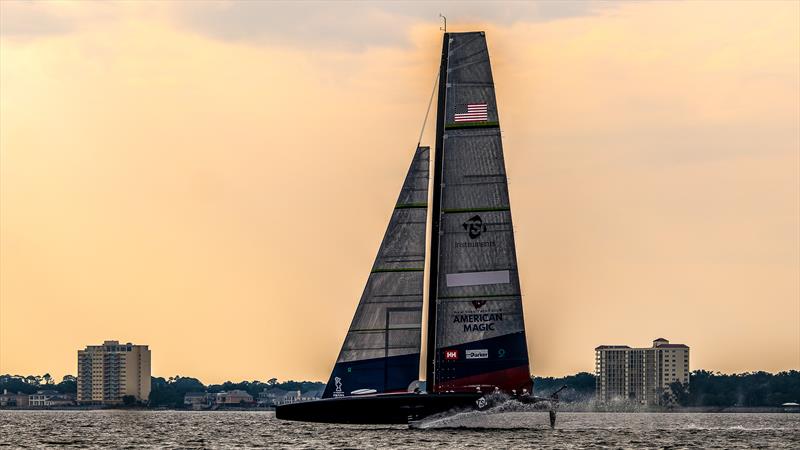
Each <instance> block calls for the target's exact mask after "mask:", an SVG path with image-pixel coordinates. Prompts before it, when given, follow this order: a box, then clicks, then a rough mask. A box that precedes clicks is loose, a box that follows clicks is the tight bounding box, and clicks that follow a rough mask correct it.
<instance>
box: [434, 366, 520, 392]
mask: <svg viewBox="0 0 800 450" xmlns="http://www.w3.org/2000/svg"><path fill="white" fill-rule="evenodd" d="M532 386H533V383H532V382H531V371H530V368H529V367H528V366H527V365H524V366H517V367H512V368H510V369H504V370H497V371H494V372H486V373H482V374H480V375H472V376H469V377H463V378H456V379H455V380H447V381H445V382H443V383H437V385H436V389H435V392H445V391H454V392H475V390H476V388H477V387H481V389H482V390H484V391H485V390H487V389H494V388H495V387H497V388H499V389H500V390H501V391H503V392H508V393H511V391H512V390H516V391H517V393H518V394H520V393H522V390H523V389H527V390H528V392H531V389H532Z"/></svg>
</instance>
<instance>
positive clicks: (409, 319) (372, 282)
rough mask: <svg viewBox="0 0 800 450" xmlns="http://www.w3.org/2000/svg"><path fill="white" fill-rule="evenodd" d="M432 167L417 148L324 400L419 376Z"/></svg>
mask: <svg viewBox="0 0 800 450" xmlns="http://www.w3.org/2000/svg"><path fill="white" fill-rule="evenodd" d="M429 165H430V149H429V148H428V147H418V148H417V150H416V152H415V154H414V158H413V160H412V163H411V167H410V168H409V170H408V173H407V175H406V178H405V182H404V183H403V187H402V189H401V190H400V195H399V196H398V199H397V202H396V203H395V208H394V209H393V211H392V216H391V219H390V220H389V225H388V227H387V229H386V233H385V234H384V237H383V241H382V242H381V246H380V249H379V250H378V254H377V256H376V257H375V262H374V263H373V265H372V269H371V270H370V274H369V278H368V280H367V284H366V286H365V288H364V293H363V294H362V296H361V300H360V301H359V304H358V307H357V309H356V313H355V315H354V316H353V322H352V323H351V325H350V329H349V330H348V332H347V336H346V337H345V340H344V343H343V344H342V349H341V351H340V352H339V356H338V358H337V360H336V364H335V365H334V368H333V372H332V373H331V376H330V379H329V380H328V384H327V386H326V387H325V391H324V392H323V395H322V396H323V397H324V398H331V397H346V396H349V395H351V394H352V393H354V392H355V393H356V394H357V393H358V392H364V390H367V391H370V392H372V391H373V390H374V392H378V393H380V392H393V391H404V390H406V388H407V387H408V386H409V385H410V384H411V383H412V382H413V381H414V380H416V379H417V377H418V374H419V357H420V346H421V329H422V302H423V278H424V263H425V231H426V230H425V228H426V225H427V220H426V217H427V201H428V172H429Z"/></svg>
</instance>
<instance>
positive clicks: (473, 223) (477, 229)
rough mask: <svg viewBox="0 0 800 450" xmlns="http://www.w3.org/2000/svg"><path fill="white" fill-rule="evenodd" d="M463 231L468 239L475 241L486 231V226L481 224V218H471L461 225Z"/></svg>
mask: <svg viewBox="0 0 800 450" xmlns="http://www.w3.org/2000/svg"><path fill="white" fill-rule="evenodd" d="M463 226H464V230H465V231H466V232H467V233H468V234H469V238H470V239H477V238H478V237H480V235H481V233H483V232H484V231H486V225H484V224H483V219H481V216H472V217H470V218H469V219H468V220H467V221H466V222H464V224H463Z"/></svg>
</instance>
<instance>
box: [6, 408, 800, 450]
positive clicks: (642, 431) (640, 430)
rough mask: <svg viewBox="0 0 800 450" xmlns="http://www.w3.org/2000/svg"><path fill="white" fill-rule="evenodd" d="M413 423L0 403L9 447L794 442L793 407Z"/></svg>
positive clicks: (798, 417)
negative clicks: (551, 420)
mask: <svg viewBox="0 0 800 450" xmlns="http://www.w3.org/2000/svg"><path fill="white" fill-rule="evenodd" d="M420 427H421V428H414V429H409V428H408V427H406V426H364V425H324V424H307V423H297V422H283V421H279V420H276V419H275V416H274V414H273V413H269V412H178V411H0V446H7V447H11V448H20V447H36V448H51V447H52V448H55V447H81V448H109V447H111V448H141V447H150V448H251V447H260V448H267V447H268V448H389V447H395V446H400V447H406V448H422V447H438V448H451V449H452V448H480V449H486V448H526V447H527V448H598V447H608V448H687V447H694V448H725V449H727V448H798V442H800V414H702V413H693V414H679V413H673V414H661V413H653V414H647V413H616V414H614V413H566V412H564V413H559V423H558V426H557V428H556V430H550V429H549V427H548V425H547V415H546V413H531V412H504V413H491V414H485V413H464V414H461V415H458V416H454V417H447V418H438V419H432V420H429V421H427V422H422V423H421V424H420Z"/></svg>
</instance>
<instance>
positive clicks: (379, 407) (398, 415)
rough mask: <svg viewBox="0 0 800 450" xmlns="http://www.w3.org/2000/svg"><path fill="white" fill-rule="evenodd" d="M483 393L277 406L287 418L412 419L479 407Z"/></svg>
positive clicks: (278, 414)
mask: <svg viewBox="0 0 800 450" xmlns="http://www.w3.org/2000/svg"><path fill="white" fill-rule="evenodd" d="M480 397H481V394H477V393H475V394H472V393H452V394H409V393H402V394H380V395H365V396H359V397H342V398H326V399H323V400H314V401H310V402H299V403H289V404H286V405H280V406H278V407H277V408H276V409H275V417H277V418H278V419H283V420H298V421H303V422H326V423H359V424H393V423H402V424H405V423H408V421H409V420H417V419H421V418H423V417H426V416H430V415H432V414H436V413H440V412H444V411H449V410H451V409H456V408H458V409H462V408H463V409H466V408H476V407H477V406H476V403H475V402H476V401H477V400H478V399H479V398H480Z"/></svg>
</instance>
